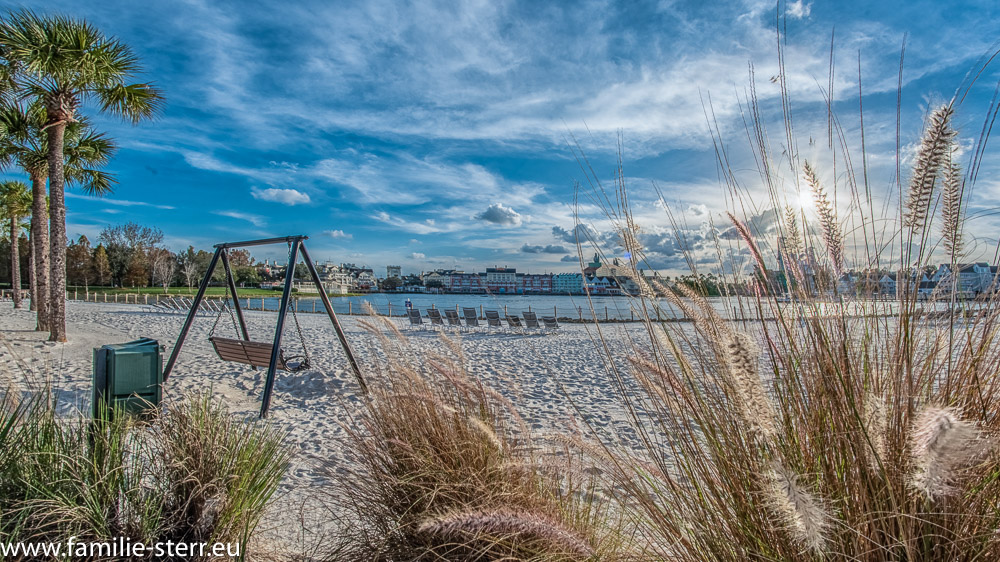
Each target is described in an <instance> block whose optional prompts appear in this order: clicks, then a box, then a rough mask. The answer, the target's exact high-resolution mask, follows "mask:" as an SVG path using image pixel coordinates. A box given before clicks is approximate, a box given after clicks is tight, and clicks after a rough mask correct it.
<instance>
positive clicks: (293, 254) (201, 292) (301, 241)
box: [163, 236, 368, 418]
mask: <svg viewBox="0 0 1000 562" xmlns="http://www.w3.org/2000/svg"><path fill="white" fill-rule="evenodd" d="M308 238H309V237H308V236H287V237H285V238H266V239H263V240H246V241H243V242H227V243H224V244H216V245H215V254H214V255H213V256H212V261H211V262H210V263H209V265H208V271H206V272H205V278H204V279H202V280H201V284H200V285H198V294H197V295H195V297H194V303H193V304H192V305H191V310H190V311H189V312H188V315H187V319H186V320H185V321H184V327H183V328H181V333H180V335H179V336H177V343H175V344H174V349H173V351H171V352H170V359H168V360H167V365H166V367H164V368H163V380H164V381H166V380H167V377H168V376H169V375H170V372H171V371H172V370H173V368H174V363H176V361H177V356H178V354H180V351H181V346H183V345H184V339H185V338H186V337H187V333H188V330H190V329H191V324H192V323H194V319H195V316H196V315H197V313H198V307H200V306H201V301H202V300H204V298H205V290H206V289H207V288H208V284H209V281H211V279H212V274H213V273H214V272H215V268H216V266H217V265H218V263H219V260H220V259H221V260H222V262H223V265H224V269H225V270H226V283H227V284H228V285H229V291H230V292H231V293H232V298H233V308H234V309H235V311H236V318H237V319H238V320H239V325H240V332H241V334H242V335H243V339H244V340H249V339H250V338H249V336H248V335H247V326H246V322H245V321H244V319H243V309H241V308H240V299H239V296H238V295H237V294H236V281H235V280H234V279H233V274H232V270H231V269H230V267H229V255H228V250H229V249H230V248H246V247H249V246H264V245H267V244H288V267H287V268H286V271H285V286H284V290H283V291H282V293H281V304H280V305H279V307H278V323H277V325H276V326H275V328H274V346H273V347H272V348H271V361H270V364H269V365H268V367H267V379H266V381H265V384H264V397H263V398H262V400H261V405H260V417H261V418H264V417H266V416H267V410H268V407H269V406H270V404H271V391H272V389H273V388H274V376H275V373H276V371H277V365H278V356H279V354H280V353H281V336H282V332H283V331H284V327H285V315H286V314H287V312H288V306H289V304H290V303H291V294H292V281H293V280H294V279H295V264H296V262H297V261H298V255H299V252H300V251H301V252H302V260H303V261H304V262H305V264H306V267H307V268H308V269H309V275H310V277H312V280H313V283H315V284H316V289H317V290H318V291H319V297H320V300H322V301H323V308H325V309H326V314H327V316H329V317H330V321H331V322H332V323H333V329H334V331H335V332H336V333H337V338H338V339H339V340H340V345H341V347H342V348H343V349H344V353H345V354H346V355H347V360H348V362H349V363H350V364H351V370H352V371H354V376H355V378H357V380H358V385H359V386H360V387H361V391H362V392H364V393H365V394H367V393H368V385H367V384H365V379H364V377H363V376H362V375H361V368H360V367H358V362H357V360H356V359H355V358H354V353H353V352H352V351H351V346H350V344H349V343H348V342H347V336H346V335H345V334H344V330H343V328H341V326H340V322H339V321H338V320H337V314H336V313H334V311H333V304H331V303H330V297H329V296H327V294H326V291H325V290H324V289H323V283H322V282H321V281H320V278H319V273H318V272H317V271H316V266H315V265H314V264H313V261H312V259H311V258H310V257H309V252H308V251H307V250H306V245H305V241H306V240H307V239H308ZM302 345H306V342H304V341H303V342H302Z"/></svg>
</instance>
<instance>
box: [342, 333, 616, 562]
mask: <svg viewBox="0 0 1000 562" xmlns="http://www.w3.org/2000/svg"><path fill="white" fill-rule="evenodd" d="M373 327H374V326H373ZM398 343H399V342H398V341H396V342H394V344H398ZM444 346H445V348H446V349H447V350H448V351H449V352H450V353H449V355H448V356H444V355H436V354H418V353H415V352H413V351H412V350H411V349H406V350H405V351H404V352H403V355H402V356H403V357H405V358H406V359H405V360H403V359H397V360H394V361H393V362H392V363H391V364H389V365H387V366H386V367H385V368H384V369H382V374H383V376H382V379H381V380H378V381H372V394H371V397H372V399H371V400H370V401H369V402H368V403H367V404H366V405H365V407H364V410H363V412H362V414H361V416H360V418H359V419H358V420H357V423H356V424H354V426H352V427H351V428H349V430H348V431H349V439H348V442H347V444H346V445H347V446H348V447H350V449H351V451H352V454H353V455H354V456H355V457H356V458H357V460H358V461H359V468H357V469H351V470H349V471H348V472H347V473H346V474H341V475H340V476H338V477H337V481H338V485H337V488H338V489H337V492H338V493H339V498H336V499H335V503H336V505H337V509H338V510H339V513H340V517H341V518H342V519H341V522H342V523H343V524H344V532H343V536H342V537H341V539H340V540H339V541H338V542H337V545H336V547H335V548H334V550H333V551H332V552H331V553H330V555H329V556H330V558H331V559H337V560H342V559H352V560H372V559H378V560H424V559H432V560H499V559H505V560H508V559H518V560H521V559H525V560H543V559H544V560H550V559H551V560H588V559H593V558H594V556H597V554H595V553H600V556H601V557H603V558H613V557H614V552H616V551H617V549H618V546H617V545H618V543H619V541H618V539H617V538H615V537H614V534H613V533H611V532H610V531H609V530H608V529H607V528H605V525H604V521H605V518H606V517H607V513H606V509H607V507H606V502H605V504H598V503H596V502H598V499H597V498H598V496H595V495H593V494H591V495H588V494H586V493H585V489H584V488H583V487H581V486H584V484H583V483H582V482H580V481H577V480H574V479H573V478H571V477H570V476H571V475H573V474H575V471H573V470H571V469H570V467H569V466H568V465H566V464H564V463H553V461H552V459H551V458H545V459H543V458H541V457H535V456H533V454H532V453H531V451H533V450H535V449H536V448H537V446H536V445H535V444H533V441H532V437H531V435H530V434H528V432H527V428H526V425H525V424H524V423H523V421H521V419H520V416H519V415H518V414H517V412H516V411H514V409H513V404H512V403H511V402H510V401H509V400H507V399H506V398H504V397H503V396H502V395H501V394H500V393H498V392H497V391H496V390H494V389H491V388H488V387H487V386H485V385H484V384H483V383H482V381H479V380H475V379H473V378H472V377H471V376H470V375H469V373H468V372H466V370H465V368H464V366H463V364H462V363H461V361H462V358H463V354H462V351H461V346H460V345H459V343H458V342H456V341H454V340H446V341H445V342H444Z"/></svg>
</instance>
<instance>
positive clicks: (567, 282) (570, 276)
mask: <svg viewBox="0 0 1000 562" xmlns="http://www.w3.org/2000/svg"><path fill="white" fill-rule="evenodd" d="M552 292H553V293H555V294H557V295H579V294H581V293H583V274H582V273H557V274H555V275H553V276H552Z"/></svg>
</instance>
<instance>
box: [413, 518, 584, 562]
mask: <svg viewBox="0 0 1000 562" xmlns="http://www.w3.org/2000/svg"><path fill="white" fill-rule="evenodd" d="M419 530H420V532H421V533H427V534H430V535H435V536H439V537H443V538H446V539H451V540H455V541H462V540H469V539H482V538H483V537H497V538H504V539H507V540H509V539H511V538H513V539H515V540H517V541H518V542H525V543H534V544H536V545H539V546H541V547H542V548H540V549H539V550H541V551H542V552H544V553H545V554H546V559H548V560H552V559H560V558H563V559H570V560H573V559H576V560H580V559H582V560H586V559H589V558H592V557H593V556H594V555H595V552H594V549H593V548H591V546H590V545H589V544H587V541H585V540H584V539H583V538H582V537H580V535H579V534H577V533H576V532H574V531H573V530H571V529H569V528H567V527H566V526H565V525H563V524H562V523H560V522H559V521H557V520H555V519H553V518H551V517H547V516H545V515H544V514H541V513H531V512H516V511H512V510H505V509H497V510H489V511H461V512H455V513H450V514H448V515H444V516H442V517H436V518H433V519H428V520H427V521H424V522H423V523H421V524H420V526H419ZM542 545H544V546H542ZM559 554H562V555H563V556H559Z"/></svg>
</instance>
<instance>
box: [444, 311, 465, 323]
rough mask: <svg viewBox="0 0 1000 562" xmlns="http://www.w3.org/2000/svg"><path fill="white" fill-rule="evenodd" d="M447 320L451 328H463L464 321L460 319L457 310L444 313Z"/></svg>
mask: <svg viewBox="0 0 1000 562" xmlns="http://www.w3.org/2000/svg"><path fill="white" fill-rule="evenodd" d="M444 317H445V320H447V321H448V325H449V326H458V327H460V328H461V327H462V320H461V319H460V318H459V317H458V311H457V310H451V309H447V310H445V311H444Z"/></svg>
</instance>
